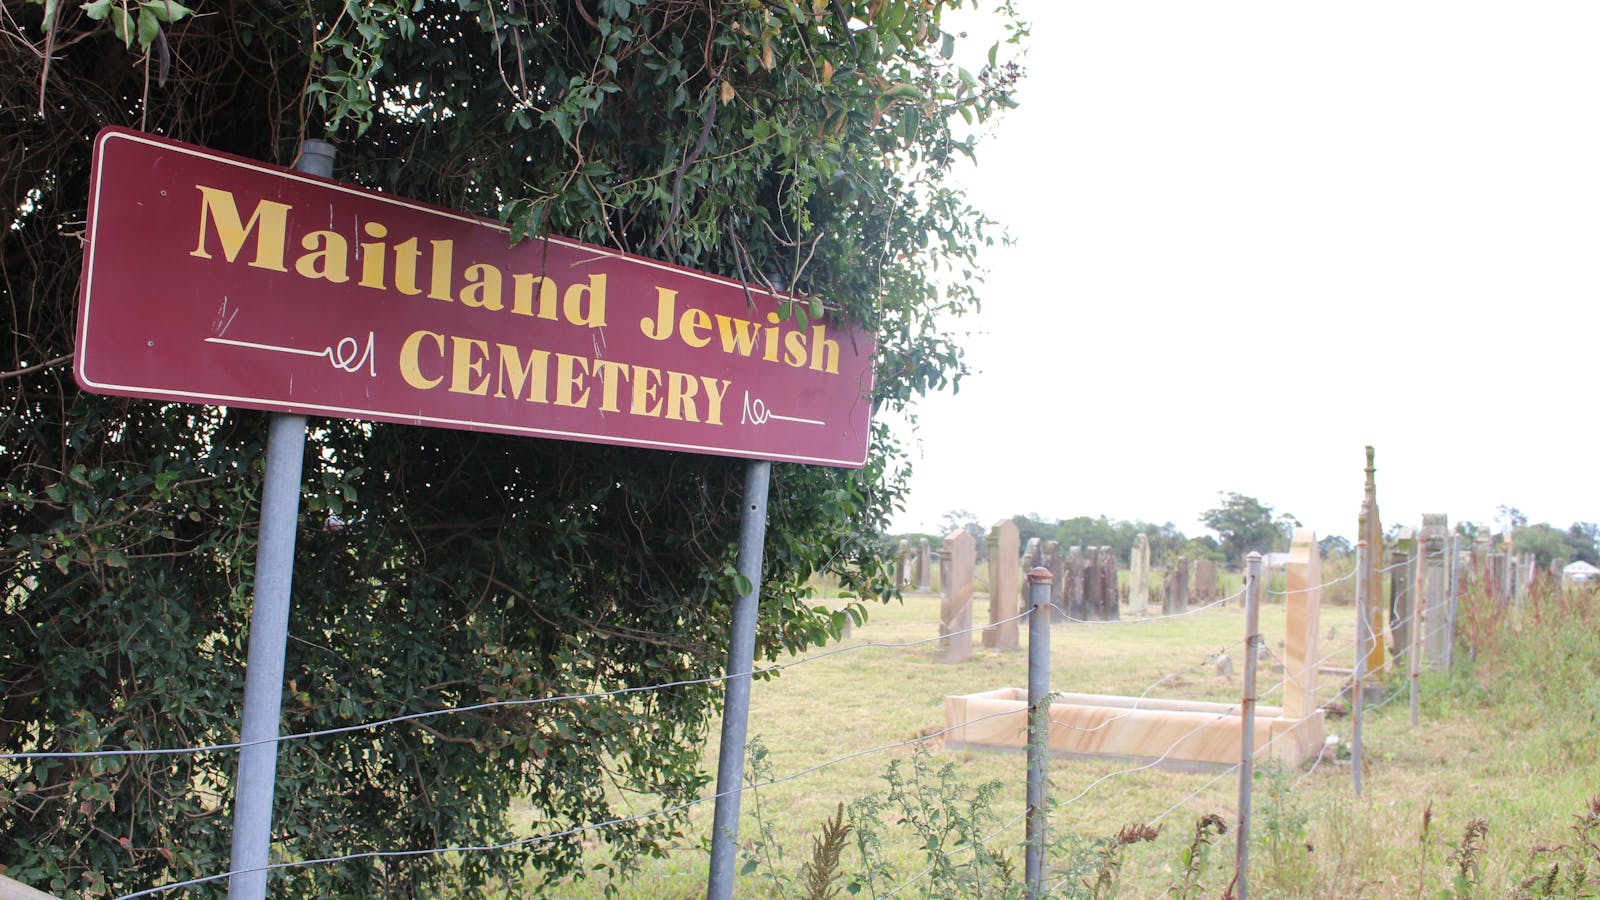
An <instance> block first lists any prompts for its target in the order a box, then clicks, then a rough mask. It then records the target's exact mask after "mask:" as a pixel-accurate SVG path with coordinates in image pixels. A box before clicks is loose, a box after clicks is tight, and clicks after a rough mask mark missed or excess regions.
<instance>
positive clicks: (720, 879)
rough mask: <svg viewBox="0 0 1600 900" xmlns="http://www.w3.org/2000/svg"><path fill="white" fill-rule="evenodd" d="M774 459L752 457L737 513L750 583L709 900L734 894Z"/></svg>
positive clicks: (734, 654) (725, 743)
mask: <svg viewBox="0 0 1600 900" xmlns="http://www.w3.org/2000/svg"><path fill="white" fill-rule="evenodd" d="M771 478H772V463H770V462H766V461H764V460H752V461H751V462H750V464H749V467H748V468H746V469H745V475H744V507H743V509H742V510H741V512H740V516H739V574H740V575H741V576H743V577H744V578H745V579H746V580H747V581H749V582H750V590H749V591H748V592H746V593H744V594H742V595H740V597H739V600H738V602H737V603H736V604H735V605H734V607H733V629H732V636H731V638H730V640H729V642H728V684H727V689H726V691H727V692H726V694H725V695H724V700H723V704H722V747H721V749H720V750H719V752H718V757H717V805H716V813H715V815H714V816H713V817H712V824H711V875H710V877H709V878H708V879H707V880H706V900H728V898H730V897H732V896H733V876H734V873H735V872H736V871H737V868H736V866H735V863H736V862H737V860H736V859H735V850H736V849H737V846H738V840H739V801H740V799H741V798H742V795H743V791H742V787H743V780H744V742H745V735H746V731H747V725H748V724H749V719H750V680H751V674H752V672H754V670H755V657H756V614H757V613H758V612H759V610H760V600H761V561H762V551H763V549H764V548H763V543H764V542H765V540H766V536H767V486H768V484H769V482H770V481H771Z"/></svg>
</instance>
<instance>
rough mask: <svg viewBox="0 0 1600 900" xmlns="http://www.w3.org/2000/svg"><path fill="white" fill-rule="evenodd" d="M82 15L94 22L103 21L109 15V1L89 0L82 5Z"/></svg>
mask: <svg viewBox="0 0 1600 900" xmlns="http://www.w3.org/2000/svg"><path fill="white" fill-rule="evenodd" d="M82 9H83V13H84V15H86V16H88V17H89V18H91V19H93V20H95V21H96V22H100V21H103V20H104V19H105V17H106V16H108V15H110V14H111V0H89V2H88V3H85V4H83V7H82Z"/></svg>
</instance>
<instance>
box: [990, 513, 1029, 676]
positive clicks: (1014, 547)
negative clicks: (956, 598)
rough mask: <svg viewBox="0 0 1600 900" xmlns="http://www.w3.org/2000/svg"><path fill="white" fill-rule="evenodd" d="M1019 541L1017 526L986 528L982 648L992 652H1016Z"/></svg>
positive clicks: (1010, 523) (1004, 521) (1004, 524)
mask: <svg viewBox="0 0 1600 900" xmlns="http://www.w3.org/2000/svg"><path fill="white" fill-rule="evenodd" d="M1021 542H1022V538H1021V535H1020V534H1019V533H1018V532H1017V523H1016V522H1013V521H1011V520H1010V519H1001V520H1000V521H998V522H996V523H995V524H994V527H993V528H991V529H989V541H988V551H989V626H990V627H989V628H987V629H985V630H984V632H983V645H984V646H985V647H992V648H994V649H995V650H1015V649H1017V647H1018V646H1019V644H1018V640H1017V600H1018V593H1019V591H1020V583H1021V580H1022V578H1021V567H1020V566H1018V564H1017V562H1018V557H1019V555H1020V550H1019V548H1018V545H1019V544H1020V543H1021Z"/></svg>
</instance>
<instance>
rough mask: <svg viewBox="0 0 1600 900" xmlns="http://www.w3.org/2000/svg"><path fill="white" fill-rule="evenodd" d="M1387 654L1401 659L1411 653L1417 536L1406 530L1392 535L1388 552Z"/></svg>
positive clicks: (1414, 619)
mask: <svg viewBox="0 0 1600 900" xmlns="http://www.w3.org/2000/svg"><path fill="white" fill-rule="evenodd" d="M1388 567H1389V572H1390V574H1389V648H1390V649H1389V653H1390V655H1391V656H1393V657H1394V658H1395V659H1405V658H1406V657H1407V656H1408V655H1409V654H1410V652H1411V626H1412V623H1413V622H1415V621H1416V611H1417V610H1418V609H1419V608H1420V607H1419V606H1418V605H1417V602H1416V593H1417V537H1416V532H1415V531H1413V530H1411V529H1410V528H1401V529H1400V530H1398V531H1396V532H1395V536H1394V548H1393V549H1392V550H1390V551H1389V562H1388Z"/></svg>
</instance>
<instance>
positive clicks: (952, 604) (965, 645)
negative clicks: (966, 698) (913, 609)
mask: <svg viewBox="0 0 1600 900" xmlns="http://www.w3.org/2000/svg"><path fill="white" fill-rule="evenodd" d="M977 556H978V543H977V541H975V540H974V539H973V537H972V534H971V533H970V532H968V531H967V530H966V529H965V528H960V529H957V530H955V531H952V532H950V533H949V534H947V535H945V538H944V546H943V547H942V548H940V550H939V583H940V590H941V592H942V593H941V598H942V599H941V602H940V604H939V637H940V641H939V650H940V659H941V660H942V661H943V662H947V663H962V662H966V661H967V660H969V659H971V658H972V573H973V569H974V568H976V563H977Z"/></svg>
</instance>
